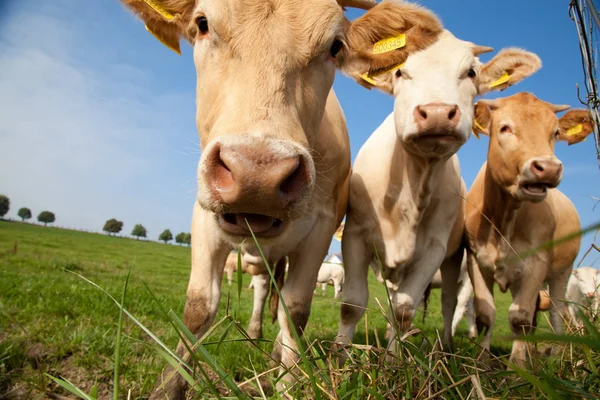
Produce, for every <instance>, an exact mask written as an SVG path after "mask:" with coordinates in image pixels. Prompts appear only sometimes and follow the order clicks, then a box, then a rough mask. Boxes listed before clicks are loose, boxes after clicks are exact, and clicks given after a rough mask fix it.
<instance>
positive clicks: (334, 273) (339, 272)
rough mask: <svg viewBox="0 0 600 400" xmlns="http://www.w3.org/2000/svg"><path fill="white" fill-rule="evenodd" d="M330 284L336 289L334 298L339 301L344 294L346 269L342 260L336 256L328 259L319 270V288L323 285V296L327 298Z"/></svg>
mask: <svg viewBox="0 0 600 400" xmlns="http://www.w3.org/2000/svg"><path fill="white" fill-rule="evenodd" d="M330 282H333V286H334V288H335V295H334V298H336V299H337V298H338V297H339V296H340V293H341V292H342V285H343V284H344V267H343V266H342V260H341V258H340V257H339V256H338V255H336V254H333V255H331V256H330V257H328V258H327V259H326V260H325V261H324V262H323V264H321V268H320V269H319V275H318V276H317V286H318V285H319V284H320V285H321V290H322V295H323V296H325V290H326V289H327V284H329V283H330ZM315 291H316V290H315Z"/></svg>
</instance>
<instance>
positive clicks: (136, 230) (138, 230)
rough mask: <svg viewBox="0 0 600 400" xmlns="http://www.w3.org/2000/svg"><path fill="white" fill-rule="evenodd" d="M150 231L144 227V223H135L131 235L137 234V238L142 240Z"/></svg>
mask: <svg viewBox="0 0 600 400" xmlns="http://www.w3.org/2000/svg"><path fill="white" fill-rule="evenodd" d="M147 234H148V231H147V230H146V228H144V225H142V224H135V226H134V227H133V229H132V230H131V236H135V239H136V240H140V238H141V237H146V235H147Z"/></svg>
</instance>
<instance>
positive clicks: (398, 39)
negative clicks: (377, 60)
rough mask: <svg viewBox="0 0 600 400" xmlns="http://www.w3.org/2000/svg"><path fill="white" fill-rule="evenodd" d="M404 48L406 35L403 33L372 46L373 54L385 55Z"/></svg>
mask: <svg viewBox="0 0 600 400" xmlns="http://www.w3.org/2000/svg"><path fill="white" fill-rule="evenodd" d="M404 46H406V35H405V34H404V33H403V34H401V35H398V36H394V37H391V38H388V39H383V40H380V41H379V42H377V43H375V44H374V45H373V54H382V53H387V52H390V51H392V50H397V49H401V48H402V47H404Z"/></svg>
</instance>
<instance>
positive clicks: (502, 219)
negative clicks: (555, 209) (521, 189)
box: [481, 165, 521, 260]
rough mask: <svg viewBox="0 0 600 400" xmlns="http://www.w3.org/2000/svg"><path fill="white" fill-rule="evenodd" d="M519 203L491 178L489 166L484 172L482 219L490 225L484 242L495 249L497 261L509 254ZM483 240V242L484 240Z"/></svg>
mask: <svg viewBox="0 0 600 400" xmlns="http://www.w3.org/2000/svg"><path fill="white" fill-rule="evenodd" d="M520 207H521V201H519V200H517V199H515V198H514V197H513V196H511V195H510V194H509V193H508V192H507V191H506V190H505V189H504V188H503V187H502V186H500V185H499V184H498V183H497V182H496V181H495V180H494V178H493V177H492V174H491V172H490V169H489V165H488V166H487V167H486V171H485V183H484V196H483V206H482V208H481V211H482V214H483V215H482V218H484V219H485V220H486V221H487V222H488V223H490V224H491V226H490V228H489V232H488V237H487V238H485V239H487V240H486V242H487V243H490V244H492V245H493V246H494V247H495V248H496V249H497V252H498V254H497V259H501V260H504V259H505V258H506V257H507V256H508V255H509V254H510V252H511V244H510V243H511V241H512V237H513V234H514V229H515V221H516V216H517V213H518V211H519V208H520ZM485 239H484V240H485Z"/></svg>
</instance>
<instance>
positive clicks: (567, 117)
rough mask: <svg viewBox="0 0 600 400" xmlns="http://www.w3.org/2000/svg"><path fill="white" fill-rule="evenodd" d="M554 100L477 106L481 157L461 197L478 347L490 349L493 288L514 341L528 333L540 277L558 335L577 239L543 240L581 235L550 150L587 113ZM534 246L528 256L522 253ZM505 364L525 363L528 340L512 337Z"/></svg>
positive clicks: (587, 127) (583, 129) (573, 136)
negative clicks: (505, 300) (505, 303)
mask: <svg viewBox="0 0 600 400" xmlns="http://www.w3.org/2000/svg"><path fill="white" fill-rule="evenodd" d="M568 108H569V106H563V105H553V104H550V103H547V102H544V101H541V100H539V99H538V98H536V97H535V96H534V95H533V94H530V93H518V94H515V95H513V96H510V97H506V98H499V99H494V100H480V101H479V102H478V103H477V104H476V106H475V118H476V121H477V122H476V123H475V126H474V128H473V129H474V131H475V132H476V133H478V134H484V135H489V148H488V156H487V162H486V163H485V164H484V165H483V166H482V167H481V169H480V170H479V173H478V175H477V177H476V178H475V181H474V182H473V185H472V187H471V190H470V191H469V194H468V197H467V218H466V232H467V238H468V249H469V258H468V262H469V274H470V276H471V282H472V283H473V287H474V291H475V310H476V315H477V317H476V318H477V327H478V329H479V332H482V331H483V332H485V334H484V340H483V343H482V345H483V346H484V348H485V349H488V350H489V348H490V337H491V331H492V327H493V326H494V321H495V318H496V308H495V305H494V297H493V291H492V288H493V286H494V283H497V284H498V286H499V288H500V291H502V292H506V291H507V290H510V291H511V294H512V298H513V302H512V304H511V306H510V308H509V313H508V314H509V316H508V319H509V323H510V329H511V331H512V333H513V336H514V337H515V339H518V337H519V336H520V335H523V334H525V333H529V332H532V331H533V330H534V329H535V324H536V312H537V303H538V301H537V299H538V297H539V292H540V290H541V288H542V284H543V283H544V282H547V283H548V289H549V293H550V297H551V300H552V301H551V304H550V322H551V325H552V327H553V328H554V330H555V331H556V332H558V333H560V332H562V329H563V327H562V318H563V315H562V314H563V312H564V300H565V293H566V289H567V281H568V280H569V276H570V275H571V270H572V268H573V262H574V261H575V258H576V257H577V253H578V252H579V246H580V243H581V237H580V236H576V237H575V238H573V239H572V240H569V241H567V242H563V243H560V244H556V245H554V246H553V247H551V248H546V247H544V246H543V245H545V244H546V243H548V242H550V241H552V240H556V239H559V238H561V237H564V236H566V235H569V234H573V233H577V232H580V230H581V225H580V222H579V216H578V214H577V210H576V209H575V206H574V205H573V203H572V202H571V201H570V200H569V199H568V198H567V197H566V196H565V195H564V194H562V193H561V192H560V191H559V190H558V189H555V188H556V187H557V186H558V184H559V183H560V181H561V179H562V174H563V166H562V163H561V162H560V160H559V159H558V158H557V157H556V155H555V154H554V145H555V143H556V142H557V141H566V142H568V143H569V144H574V143H577V142H580V141H582V140H583V139H584V138H585V136H586V135H588V134H590V133H591V132H592V129H593V128H592V122H591V118H590V114H589V113H588V112H587V111H586V110H571V111H569V112H567V113H566V114H564V115H563V116H562V117H560V118H557V117H556V115H555V113H557V112H560V111H564V110H566V109H568ZM533 249H537V251H536V252H535V253H534V254H527V252H528V251H532V250H533ZM510 361H512V362H514V363H515V364H517V365H519V366H525V365H526V361H527V345H526V343H524V342H522V341H519V340H515V341H514V342H513V347H512V352H511V356H510Z"/></svg>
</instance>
